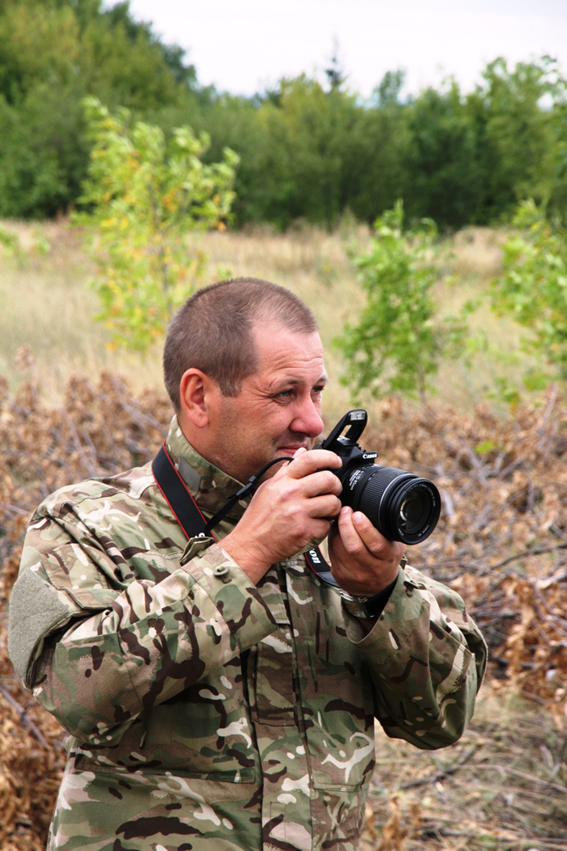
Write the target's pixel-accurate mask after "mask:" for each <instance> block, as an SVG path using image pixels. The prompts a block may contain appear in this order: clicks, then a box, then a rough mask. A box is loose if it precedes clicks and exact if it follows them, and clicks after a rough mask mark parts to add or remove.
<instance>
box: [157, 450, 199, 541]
mask: <svg viewBox="0 0 567 851" xmlns="http://www.w3.org/2000/svg"><path fill="white" fill-rule="evenodd" d="M152 473H153V474H154V479H155V480H156V482H157V486H158V488H159V489H160V491H161V492H162V494H163V497H164V499H165V501H166V502H167V504H168V505H169V507H170V509H171V512H172V514H173V516H174V517H175V519H176V520H177V522H178V523H179V525H180V526H181V528H182V529H183V531H184V532H185V535H186V537H187V539H190V538H204V537H205V536H206V535H207V534H210V532H209V533H208V532H207V521H206V520H205V518H204V516H203V515H202V514H201V510H200V508H199V506H198V505H197V503H196V502H195V500H194V499H193V497H192V496H191V494H190V492H189V489H188V488H187V485H186V484H185V482H184V481H183V478H182V477H181V475H180V474H179V471H178V470H177V469H176V467H175V464H174V463H173V461H172V460H171V457H170V455H169V453H168V451H167V449H166V446H165V443H164V444H163V446H162V447H161V449H160V450H159V452H158V454H157V455H156V457H155V458H154V460H153V461H152ZM213 537H214V535H213Z"/></svg>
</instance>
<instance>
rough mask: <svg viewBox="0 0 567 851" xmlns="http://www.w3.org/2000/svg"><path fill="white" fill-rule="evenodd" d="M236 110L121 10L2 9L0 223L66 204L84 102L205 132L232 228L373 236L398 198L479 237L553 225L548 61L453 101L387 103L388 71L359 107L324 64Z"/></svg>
mask: <svg viewBox="0 0 567 851" xmlns="http://www.w3.org/2000/svg"><path fill="white" fill-rule="evenodd" d="M326 78H327V79H326V83H325V84H324V85H321V84H320V83H319V82H317V81H316V80H314V79H310V78H308V77H307V76H301V77H299V78H296V79H291V80H282V81H280V83H279V84H278V85H277V86H276V87H275V88H274V89H273V90H270V91H264V92H261V93H258V94H257V95H256V96H255V97H252V98H246V97H240V96H236V95H229V94H226V93H221V92H218V91H216V90H215V89H213V88H210V87H209V88H204V87H203V86H201V85H200V84H199V82H198V77H197V72H196V70H195V68H194V67H193V66H191V65H189V64H187V62H186V60H185V56H184V52H183V50H182V49H181V48H179V47H177V46H175V45H173V46H172V45H166V44H164V43H163V42H162V41H161V40H160V39H159V38H158V37H157V36H156V35H155V34H154V33H153V31H152V28H151V26H149V25H147V24H144V23H139V22H136V21H134V19H133V18H132V15H131V13H130V10H129V6H128V2H122V3H118V4H116V5H114V6H113V7H111V8H105V7H103V3H102V0H3V2H2V4H1V7H0V139H1V144H0V216H1V217H14V218H42V217H46V216H47V217H51V216H55V215H57V214H58V213H65V212H66V211H68V210H69V209H70V208H71V207H73V206H75V205H76V204H77V200H78V198H79V197H80V194H81V185H82V181H83V179H84V177H85V173H86V168H87V162H88V155H89V146H88V142H87V138H86V134H85V123H84V113H83V107H82V103H83V100H84V98H85V96H86V95H89V94H90V95H95V96H96V97H98V98H99V99H100V100H101V101H102V102H103V103H104V104H106V105H107V106H108V107H109V108H110V109H111V110H112V109H115V108H116V107H118V106H124V107H127V108H128V109H129V110H130V111H131V114H132V118H133V119H139V118H142V119H144V120H146V121H149V122H151V123H155V124H157V125H159V126H160V127H162V128H163V129H164V130H165V131H166V132H170V131H171V130H173V128H175V127H179V126H183V125H189V126H190V127H192V128H193V130H195V131H196V132H199V133H200V132H201V131H207V132H208V133H209V134H210V137H211V146H210V149H209V152H208V154H207V156H208V158H209V159H210V161H211V162H216V161H218V160H219V159H221V157H222V150H223V148H224V147H227V146H228V147H230V148H232V149H233V150H234V151H236V152H237V153H238V154H239V157H240V166H239V169H238V173H237V179H236V185H235V190H236V201H235V203H234V205H233V214H234V223H235V224H236V225H237V226H241V225H244V224H247V223H255V222H269V223H272V224H273V225H275V226H276V227H278V228H286V227H288V226H289V225H290V224H291V223H293V222H294V221H297V220H302V221H307V222H310V223H315V224H320V225H324V226H326V227H328V228H333V227H334V226H335V225H336V224H337V222H338V221H339V220H340V218H341V217H342V216H343V215H344V214H345V213H347V212H348V213H350V214H352V215H354V216H355V217H356V218H357V219H359V220H362V221H367V222H372V221H374V220H375V218H376V217H377V216H378V215H380V214H381V213H383V212H384V211H385V210H387V209H390V208H392V207H393V206H394V204H395V202H396V200H397V199H402V200H403V202H404V209H405V211H406V214H407V216H408V217H409V218H414V217H415V218H421V217H424V216H427V217H431V218H433V219H434V220H435V221H436V222H437V223H438V225H439V226H440V227H442V228H455V229H456V228H459V227H462V226H463V225H465V224H488V223H494V222H496V221H498V220H499V219H501V217H503V216H507V215H509V214H510V212H511V211H512V210H513V209H514V208H515V206H516V205H517V203H518V202H519V201H521V200H522V199H524V198H527V197H530V198H533V199H534V200H535V201H536V202H537V203H538V204H541V205H543V206H545V207H546V209H547V210H548V212H549V213H550V214H551V215H553V216H558V217H560V218H562V219H563V220H565V217H566V216H567V97H566V95H567V81H566V80H565V79H564V77H563V76H562V74H561V72H560V69H559V68H558V65H557V63H556V62H555V60H553V59H552V58H550V57H542V58H540V59H537V60H533V61H529V62H525V63H519V64H517V65H516V66H515V67H514V68H509V67H508V65H507V63H506V62H505V60H503V59H502V58H497V59H495V60H494V61H493V62H491V63H489V64H488V65H487V66H486V67H485V69H484V70H483V71H482V73H481V75H480V80H479V82H478V84H477V85H476V87H475V89H474V91H472V92H469V93H464V92H462V91H461V90H460V88H459V86H458V84H457V83H456V82H455V81H454V80H451V79H449V80H447V81H446V82H444V83H442V84H440V86H439V87H438V88H437V89H435V88H428V89H426V90H424V91H421V92H420V93H419V94H417V95H415V96H412V97H409V98H405V99H402V97H401V93H402V89H403V85H404V74H403V71H401V70H397V71H392V72H389V73H388V74H386V75H385V77H384V78H383V79H382V81H381V82H379V83H378V84H377V86H376V89H375V90H374V93H373V96H372V97H371V98H370V100H368V101H363V100H362V99H361V98H360V97H359V96H358V95H357V94H356V93H353V92H351V91H350V90H349V88H348V81H345V75H344V72H343V70H342V69H341V68H340V67H339V66H338V63H337V62H336V61H335V62H332V63H331V67H330V68H329V69H328V70H327V72H326Z"/></svg>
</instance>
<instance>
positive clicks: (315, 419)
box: [291, 398, 323, 437]
mask: <svg viewBox="0 0 567 851" xmlns="http://www.w3.org/2000/svg"><path fill="white" fill-rule="evenodd" d="M291 428H292V431H295V432H300V433H301V434H307V435H309V437H318V436H319V435H320V434H321V432H322V431H323V420H322V419H321V414H320V409H319V405H318V404H317V403H315V402H314V401H313V399H311V398H310V399H306V400H304V401H302V402H301V404H300V405H299V407H298V409H297V412H296V416H295V418H294V420H293V423H292V425H291Z"/></svg>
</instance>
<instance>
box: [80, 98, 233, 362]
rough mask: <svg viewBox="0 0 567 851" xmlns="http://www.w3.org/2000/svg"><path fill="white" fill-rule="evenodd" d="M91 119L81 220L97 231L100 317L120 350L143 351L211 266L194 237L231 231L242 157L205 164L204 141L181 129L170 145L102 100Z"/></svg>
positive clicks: (90, 105)
mask: <svg viewBox="0 0 567 851" xmlns="http://www.w3.org/2000/svg"><path fill="white" fill-rule="evenodd" d="M85 112H86V120H87V127H88V135H89V139H90V141H91V143H92V148H91V155H90V162H89V168H88V178H87V180H86V181H85V185H84V193H83V196H82V198H81V202H82V204H83V205H86V206H87V210H86V211H85V212H84V213H82V214H80V215H79V216H77V221H78V222H79V223H81V224H86V225H89V226H92V225H94V226H95V233H94V237H95V239H94V246H93V247H94V252H95V256H96V258H97V262H98V277H97V280H96V281H95V285H96V288H97V290H98V293H99V296H100V298H101V302H102V312H101V314H100V317H99V318H100V319H102V320H104V321H105V322H106V324H107V326H108V327H109V328H110V329H111V330H112V332H113V338H114V341H115V343H117V344H123V345H127V346H130V347H133V348H137V349H141V350H143V349H145V348H146V347H147V346H148V345H149V344H150V343H151V342H152V341H153V340H154V339H156V338H157V337H159V336H160V335H161V334H162V333H163V329H164V326H165V325H166V323H167V321H168V320H169V319H170V317H171V315H172V313H173V311H174V310H176V309H177V308H178V307H179V306H180V305H181V304H182V303H183V302H184V301H185V299H186V298H187V296H188V295H189V294H190V292H191V290H192V289H193V288H194V286H195V285H196V283H197V282H198V281H199V279H200V277H201V274H202V271H203V265H204V262H205V259H206V258H205V256H204V254H203V253H202V252H196V251H195V250H194V249H193V248H192V245H191V243H190V242H189V234H191V233H193V232H195V231H202V230H206V229H210V228H220V229H224V228H225V227H226V221H227V218H228V216H229V212H230V206H231V203H232V200H233V191H232V185H233V182H234V170H235V167H236V164H237V157H236V155H235V154H234V153H233V152H232V151H230V150H228V149H227V150H225V152H224V156H223V159H222V161H221V162H218V163H213V164H210V165H205V164H204V163H203V161H202V155H203V152H204V151H205V149H206V147H207V145H208V142H209V140H208V137H207V136H206V135H204V134H203V135H201V136H200V137H199V138H197V137H196V136H195V135H194V134H193V132H192V131H191V130H190V129H189V128H188V127H181V128H178V129H177V130H175V132H174V133H173V135H172V136H171V137H170V138H169V139H166V137H165V135H164V133H163V131H162V130H161V129H160V128H159V127H156V126H152V125H149V124H146V123H145V122H141V121H137V122H134V123H133V122H132V121H131V116H130V114H129V113H128V111H127V110H124V109H122V110H120V111H119V112H118V113H117V114H111V113H110V112H109V110H108V109H107V107H105V106H103V105H102V104H101V103H100V101H98V100H97V99H96V98H87V99H86V101H85Z"/></svg>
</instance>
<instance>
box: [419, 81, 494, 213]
mask: <svg viewBox="0 0 567 851" xmlns="http://www.w3.org/2000/svg"><path fill="white" fill-rule="evenodd" d="M406 120H407V127H408V134H409V137H410V140H409V142H408V144H407V146H406V151H405V157H404V167H405V168H404V170H405V192H404V202H405V207H406V210H407V214H408V215H409V216H410V217H415V218H421V217H424V216H425V217H429V218H432V219H434V220H435V222H437V224H438V226H439V227H444V228H447V227H448V228H454V229H457V228H461V227H463V226H464V225H466V224H468V223H469V222H471V221H474V220H475V218H476V215H477V211H478V208H479V205H480V201H481V197H482V187H481V186H480V185H479V180H478V177H479V167H478V152H477V144H476V138H475V133H474V124H473V122H472V121H471V120H470V117H469V116H468V114H467V111H466V107H465V103H464V100H463V98H462V97H461V93H460V90H459V87H458V85H457V83H456V82H455V81H452V80H450V81H449V82H448V84H447V86H446V87H445V89H444V90H443V89H442V90H441V91H436V90H435V89H433V88H428V89H426V90H425V91H423V92H422V93H421V94H420V96H419V97H418V98H417V99H415V100H414V101H413V102H412V103H411V104H410V105H409V106H408V108H407V116H406Z"/></svg>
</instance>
